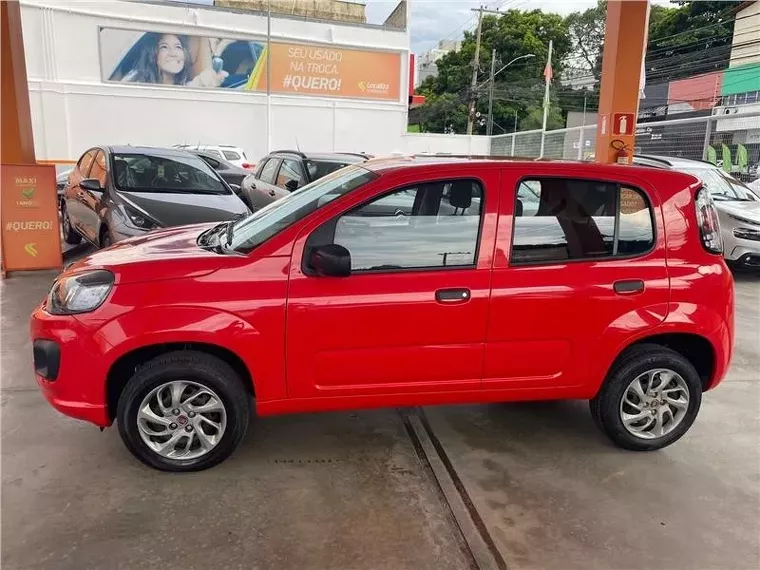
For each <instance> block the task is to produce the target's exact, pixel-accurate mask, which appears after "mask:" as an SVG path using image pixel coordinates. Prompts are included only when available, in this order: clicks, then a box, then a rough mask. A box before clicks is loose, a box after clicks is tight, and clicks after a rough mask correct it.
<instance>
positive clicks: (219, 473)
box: [0, 273, 760, 570]
mask: <svg viewBox="0 0 760 570" xmlns="http://www.w3.org/2000/svg"><path fill="white" fill-rule="evenodd" d="M52 277H53V274H52V273H38V274H25V275H15V276H13V277H12V278H11V279H9V280H7V281H4V282H3V283H2V284H1V285H0V292H1V294H2V309H1V310H2V426H1V427H2V466H1V468H2V566H3V568H12V569H16V568H77V569H80V568H137V567H148V566H160V567H163V568H180V567H182V568H208V567H228V568H238V567H239V568H257V567H258V568H299V569H300V568H415V569H418V568H474V567H477V564H478V563H479V564H480V565H481V566H482V567H496V568H498V567H500V566H501V567H504V566H507V567H509V568H612V567H615V568H673V569H680V568H684V569H686V568H689V569H691V568H715V567H720V568H737V569H742V570H743V569H748V568H756V567H757V566H758V564H760V538H758V537H759V536H760V519H758V515H757V513H758V512H760V492H759V491H758V482H759V481H760V277H758V276H751V275H739V276H738V277H737V283H736V291H737V310H736V313H737V322H736V331H737V339H736V349H735V355H734V361H733V365H732V369H731V372H730V373H729V376H728V377H727V379H726V380H725V381H724V384H723V385H721V386H720V387H719V388H718V389H717V390H715V391H714V392H711V393H709V394H707V395H706V396H705V399H704V401H703V410H702V413H701V414H700V417H699V418H698V420H697V422H696V424H695V425H694V427H693V429H692V430H691V432H690V433H689V434H687V435H686V436H685V437H684V439H683V440H682V441H680V442H678V443H676V444H675V445H673V446H672V447H669V448H667V449H665V450H663V451H660V452H654V453H632V452H626V451H623V450H620V449H617V448H614V447H613V446H612V444H611V443H609V442H608V440H607V439H606V438H605V437H604V436H602V434H600V433H599V432H597V430H596V429H595V428H594V426H593V423H592V421H591V418H590V416H589V415H588V411H587V406H586V404H585V402H554V403H550V402H549V403H538V404H509V405H507V404H493V405H488V406H485V405H483V406H458V407H443V408H427V409H426V410H425V411H424V417H425V418H426V419H427V421H428V422H429V425H430V437H431V439H434V440H435V443H436V444H437V445H438V451H439V452H440V456H439V455H435V452H432V453H431V449H432V447H431V446H430V445H424V443H425V442H424V441H423V445H422V451H420V445H419V442H418V441H417V440H416V438H415V437H411V438H410V433H412V432H410V431H409V425H410V424H409V423H408V422H405V421H404V417H406V416H407V415H408V414H409V413H413V412H410V411H406V410H405V411H398V410H378V411H364V412H357V413H328V414H309V415H303V416H288V417H274V418H262V419H258V420H255V422H254V423H253V425H252V428H251V430H250V431H249V434H248V436H247V438H246V440H245V441H244V443H243V445H242V446H241V448H240V449H239V450H238V452H237V453H236V454H235V455H234V456H233V457H232V459H231V460H230V461H228V462H225V463H224V464H222V465H220V466H218V467H216V468H214V469H211V470H209V471H205V472H201V473H194V474H188V475H172V474H165V473H159V472H156V471H153V470H151V469H149V468H147V467H144V466H142V465H141V464H139V463H138V462H137V461H135V460H134V459H133V458H132V457H131V456H130V455H129V453H128V452H127V451H126V450H125V449H124V447H123V446H122V445H121V443H120V441H119V438H118V434H117V433H116V430H113V429H109V430H106V431H105V432H104V433H100V432H99V431H98V430H97V429H96V428H94V427H92V426H90V425H87V424H84V423H81V422H77V421H75V420H70V419H68V418H65V417H63V416H62V415H60V414H58V413H56V412H55V411H53V410H52V409H51V408H50V407H49V406H48V404H47V403H46V402H44V400H43V398H42V396H41V395H40V394H39V392H38V391H37V387H36V385H35V383H34V379H33V375H32V371H31V362H30V361H31V346H30V343H29V340H28V332H27V324H28V317H29V313H30V312H31V310H32V308H33V307H34V306H35V305H36V303H37V302H38V301H39V300H40V299H41V298H42V296H43V295H44V294H45V292H46V290H47V288H48V286H49V284H50V281H51V279H52ZM414 425H419V423H418V422H417V423H415V424H414ZM425 453H427V455H431V457H428V456H427V455H425ZM432 455H435V456H432ZM447 462H448V464H449V466H450V468H451V472H449V471H447V469H445V468H440V465H443V464H445V463H447ZM431 466H432V468H431ZM436 476H437V477H438V478H439V479H436ZM439 485H440V487H439ZM454 495H456V496H454ZM446 499H448V501H447V500H446ZM461 505H464V506H465V507H469V509H468V508H458V506H461ZM465 519H467V520H465ZM473 529H474V530H473ZM463 537H467V540H468V542H469V546H468V543H467V542H465V540H464V538H463ZM489 542H490V545H489ZM484 545H485V547H486V553H485V555H484V554H483V547H484ZM488 546H490V547H491V548H490V549H489V548H488ZM489 556H490V558H489Z"/></svg>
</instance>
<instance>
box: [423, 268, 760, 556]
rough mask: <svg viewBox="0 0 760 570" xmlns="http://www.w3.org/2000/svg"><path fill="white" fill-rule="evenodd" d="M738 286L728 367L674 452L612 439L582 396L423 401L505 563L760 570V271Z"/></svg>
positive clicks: (739, 281) (742, 279)
mask: <svg viewBox="0 0 760 570" xmlns="http://www.w3.org/2000/svg"><path fill="white" fill-rule="evenodd" d="M736 292H737V310H736V317H737V321H736V332H737V338H736V347H735V357H734V361H733V365H732V367H731V371H730V374H729V376H728V377H727V378H726V380H725V381H724V383H723V384H722V385H720V386H719V387H718V388H716V389H715V390H714V391H711V392H709V393H707V394H705V397H704V399H703V401H702V409H701V411H700V415H699V417H698V419H697V421H696V423H695V424H694V426H692V428H691V430H690V431H689V433H688V434H687V435H686V436H684V438H683V439H682V440H681V441H679V442H677V443H676V444H674V445H673V446H671V447H669V448H667V449H665V450H662V451H659V452H654V453H635V452H627V451H623V450H620V449H617V448H615V447H613V446H612V445H611V444H610V443H609V441H608V440H607V439H606V438H605V437H604V436H603V435H602V434H601V433H600V432H599V431H598V430H597V429H596V427H595V426H594V425H593V423H592V420H591V418H590V416H589V414H588V406H587V404H586V402H546V403H530V404H495V405H489V406H458V407H443V408H427V409H426V415H427V417H428V419H429V422H430V424H431V427H432V430H433V432H434V433H435V434H436V435H437V437H438V438H439V440H440V441H441V444H442V445H443V447H444V449H445V450H446V453H447V455H448V456H449V458H450V459H451V462H452V464H453V466H454V467H455V469H456V470H457V472H458V474H459V476H460V478H461V480H462V482H463V484H464V487H465V489H466V490H467V493H468V494H469V496H470V498H471V499H472V501H473V504H474V505H475V507H476V508H477V510H478V512H479V515H480V516H481V518H482V519H483V522H484V523H485V525H486V527H487V528H488V530H489V532H490V534H491V536H492V537H493V540H494V542H495V544H496V546H497V548H498V549H499V552H500V553H501V555H502V557H503V559H504V561H505V562H506V565H507V567H508V568H542V569H546V570H549V569H554V568H556V569H562V570H572V569H574V568H578V569H581V568H582V569H591V568H599V569H604V570H607V569H610V568H616V569H618V570H623V569H642V568H657V569H673V570H676V569H678V570H681V569H683V570H686V569H707V568H721V569H729V568H733V569H739V570H750V569H756V568H760V277H757V276H756V277H752V276H746V275H738V276H737V283H736Z"/></svg>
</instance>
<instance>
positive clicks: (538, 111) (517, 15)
mask: <svg viewBox="0 0 760 570" xmlns="http://www.w3.org/2000/svg"><path fill="white" fill-rule="evenodd" d="M738 3H739V0H731V1H685V0H676V1H674V2H672V4H673V5H672V6H662V5H659V4H652V7H651V13H650V26H649V45H648V51H647V81H648V82H650V83H659V82H662V81H670V80H673V79H679V78H683V77H691V76H693V75H697V74H699V73H704V72H708V71H712V70H714V69H723V68H725V67H727V65H728V60H729V58H730V52H731V39H732V34H733V25H734V20H733V19H734V11H735V8H736V5H737V4H738ZM606 8H607V0H597V5H596V6H595V7H593V8H589V9H587V10H584V11H582V12H573V13H571V14H569V15H568V16H567V17H566V18H562V17H561V16H560V15H558V14H552V13H546V12H542V11H541V10H532V11H520V10H509V11H507V12H504V14H503V15H501V16H492V15H488V16H484V18H483V27H482V41H481V49H480V65H479V69H478V88H477V89H476V95H477V110H478V111H479V112H480V113H481V115H482V117H483V118H485V117H486V116H487V113H488V90H489V82H488V77H489V72H490V67H491V50H492V49H495V50H496V58H497V61H496V69H499V68H500V67H501V66H503V65H504V64H506V63H507V62H509V61H510V60H512V59H513V58H515V57H517V56H520V55H524V54H528V53H533V54H535V55H536V57H534V58H531V59H526V60H520V61H518V62H516V63H514V64H513V65H511V66H510V67H508V68H506V69H505V70H504V71H502V72H501V73H499V75H498V76H497V77H496V81H495V82H494V103H493V115H494V129H493V133H494V134H500V133H502V132H512V130H513V129H514V126H515V121H516V120H517V123H518V125H519V128H520V129H522V130H525V129H529V128H540V126H541V116H542V112H543V109H542V102H543V94H544V78H543V71H544V66H545V65H546V58H547V52H548V48H549V40H553V42H554V55H553V57H552V68H553V71H554V82H553V84H552V90H551V96H552V98H551V107H550V114H549V121H548V124H549V127H550V128H558V127H562V126H564V119H565V117H566V115H567V113H568V112H570V111H581V110H582V109H583V107H584V99H585V102H586V105H587V108H588V109H589V111H593V110H595V109H596V108H597V107H598V102H599V81H597V82H596V85H595V86H594V88H593V89H592V90H577V89H576V90H574V89H571V88H570V87H563V86H562V85H561V83H560V81H559V79H560V77H563V74H564V77H566V78H571V77H574V76H575V77H578V76H589V75H593V76H594V77H595V78H596V79H597V80H598V79H599V78H600V76H601V64H602V55H601V54H602V49H603V46H604V27H605V19H606ZM474 53H475V32H474V31H473V32H465V34H464V41H463V42H462V49H461V50H460V51H459V52H450V53H448V54H446V55H445V56H444V57H443V58H441V59H440V60H439V61H438V64H437V65H438V76H437V77H429V78H427V79H426V80H425V81H424V82H423V83H422V84H421V85H420V86H419V88H418V89H417V93H419V94H421V95H425V96H426V97H427V102H426V103H425V105H423V107H422V108H421V110H420V117H422V120H421V125H422V129H423V130H424V131H428V132H444V129H445V128H448V129H450V130H453V131H454V132H457V133H463V132H465V130H466V125H467V103H468V101H469V97H470V81H471V78H472V61H473V55H474ZM515 115H517V119H516V118H515ZM474 132H475V133H477V134H485V132H486V127H485V125H478V124H477V123H476V125H475V130H474Z"/></svg>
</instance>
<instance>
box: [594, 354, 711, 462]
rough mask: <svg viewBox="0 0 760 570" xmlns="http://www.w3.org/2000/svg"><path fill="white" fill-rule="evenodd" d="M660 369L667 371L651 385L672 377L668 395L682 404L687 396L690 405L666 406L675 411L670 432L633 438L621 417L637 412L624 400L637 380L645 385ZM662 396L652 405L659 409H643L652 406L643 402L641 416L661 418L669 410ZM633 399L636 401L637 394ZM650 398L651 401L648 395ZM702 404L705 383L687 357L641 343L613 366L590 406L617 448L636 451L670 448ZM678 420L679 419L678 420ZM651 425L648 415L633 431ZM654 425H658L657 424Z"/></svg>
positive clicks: (601, 427)
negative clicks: (646, 374) (651, 415)
mask: <svg viewBox="0 0 760 570" xmlns="http://www.w3.org/2000/svg"><path fill="white" fill-rule="evenodd" d="M659 369H664V371H666V372H665V375H664V376H659V373H655V376H654V378H653V379H651V380H650V382H651V383H650V386H653V385H659V382H660V381H661V380H660V379H661V378H672V380H671V381H667V385H666V388H668V389H667V390H666V391H667V392H668V394H669V396H672V395H674V394H675V395H677V396H678V399H679V401H680V400H682V399H684V397H685V396H686V397H688V404H686V403H685V402H684V403H682V404H681V406H683V408H680V407H679V408H676V407H673V406H670V405H668V406H667V407H668V408H669V409H670V410H675V415H674V414H673V413H672V412H671V415H670V416H669V418H670V419H669V421H670V426H671V427H667V425H668V424H667V423H664V424H663V425H664V426H666V428H665V429H669V430H670V431H667V432H664V430H661V431H663V435H659V436H656V433H657V432H656V430H657V427H654V428H652V429H653V430H655V431H651V432H648V431H645V430H641V431H639V432H638V433H639V434H641V435H634V433H632V432H631V431H630V430H629V428H626V426H625V424H624V423H623V418H622V416H623V414H624V413H625V412H628V413H629V414H630V416H632V415H635V414H636V413H637V412H636V410H635V409H634V408H631V407H630V405H629V404H627V403H626V404H623V397H624V396H625V395H626V392H627V390H628V388H629V386H630V385H631V384H632V382H634V380H637V379H639V378H642V379H645V380H644V382H645V384H646V381H647V380H646V378H647V377H645V376H644V374H645V373H649V372H651V371H654V370H659ZM673 373H674V374H673ZM676 388H679V389H678V390H677V389H676ZM686 390H688V393H686V394H685V396H684V392H685V391H686ZM647 394H648V392H647ZM660 397H661V396H658V397H657V398H654V400H657V401H655V402H654V404H653V406H657V408H656V409H654V410H653V407H649V408H644V407H643V406H649V403H648V402H644V400H641V403H640V406H641V408H640V409H641V410H642V412H641V413H650V412H651V413H652V414H653V415H654V416H656V417H659V416H658V413H660V412H661V411H663V410H665V407H666V406H662V404H661V402H662V401H665V400H659V398H660ZM633 398H636V395H635V393H634V396H633ZM647 399H650V400H651V398H649V396H647ZM628 401H630V396H629V400H628ZM701 403H702V381H701V380H700V378H699V374H697V371H696V370H695V368H694V366H693V365H692V364H691V363H690V362H689V361H688V360H687V359H686V358H684V357H683V356H682V355H681V354H679V353H677V352H675V351H673V350H671V349H669V348H667V347H664V346H661V345H657V344H641V345H638V346H635V347H632V348H631V349H629V350H628V351H626V352H625V353H624V354H623V355H622V357H621V358H620V359H619V360H618V361H617V362H616V363H615V364H614V365H613V368H612V369H611V370H610V372H609V374H608V375H607V378H606V380H605V382H604V385H603V386H602V388H601V390H600V391H599V393H598V394H597V395H596V397H595V398H594V399H592V400H591V401H590V402H589V407H590V409H591V416H592V417H593V418H594V422H595V423H596V424H597V426H598V427H599V428H600V429H601V430H602V431H603V432H604V433H606V434H607V436H608V437H609V438H610V439H611V440H612V441H613V442H614V443H615V445H617V446H618V447H622V448H624V449H630V450H633V451H653V450H656V449H662V448H663V447H667V446H668V445H670V444H672V443H674V442H675V441H677V440H678V439H680V438H681V437H682V436H683V435H684V434H685V433H686V432H687V431H688V430H689V428H690V427H691V425H692V424H693V423H694V420H695V419H696V417H697V413H698V412H699V407H700V405H701ZM660 408H662V409H663V410H661V409H660ZM630 416H629V417H630ZM677 418H680V419H678V421H676V419H677ZM651 421H654V419H652V420H651ZM649 422H650V419H649V418H648V416H645V417H644V418H643V419H642V420H640V421H637V422H635V423H634V424H632V425H633V427H632V429H633V430H634V431H636V430H640V429H641V428H640V427H639V426H642V425H644V426H646V425H648V424H649ZM652 425H655V426H656V424H652ZM646 434H649V436H648V437H649V438H648V439H645V438H644V437H643V436H644V435H646ZM652 434H655V435H654V436H653V435H652Z"/></svg>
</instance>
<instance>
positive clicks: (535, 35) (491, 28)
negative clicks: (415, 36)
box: [417, 10, 571, 134]
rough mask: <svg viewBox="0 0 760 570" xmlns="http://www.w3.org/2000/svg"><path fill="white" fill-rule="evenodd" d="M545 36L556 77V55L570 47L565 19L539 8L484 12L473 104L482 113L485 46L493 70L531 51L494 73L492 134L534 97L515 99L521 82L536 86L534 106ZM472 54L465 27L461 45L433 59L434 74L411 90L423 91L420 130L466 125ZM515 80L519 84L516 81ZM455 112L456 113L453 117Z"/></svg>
mask: <svg viewBox="0 0 760 570" xmlns="http://www.w3.org/2000/svg"><path fill="white" fill-rule="evenodd" d="M549 40H552V41H553V42H554V48H553V49H554V55H553V57H552V60H553V62H554V63H553V69H554V75H555V77H558V76H559V73H560V71H561V67H562V64H561V62H562V60H563V59H564V57H565V55H566V54H567V53H568V51H569V50H570V49H571V43H570V38H569V36H568V31H567V25H566V23H565V20H564V19H563V18H562V16H560V15H559V14H549V13H545V12H542V11H541V10H532V11H520V10H509V11H507V12H504V15H502V16H491V15H488V16H484V17H483V25H482V35H481V46H480V65H479V73H478V88H477V90H476V93H477V97H478V103H477V109H478V111H480V112H481V114H482V116H483V117H484V118H485V117H486V116H487V113H488V90H489V82H488V78H489V73H490V68H491V50H494V49H495V50H496V69H497V70H498V69H499V68H500V67H501V66H503V65H505V64H506V63H508V62H509V61H511V60H512V59H514V58H515V57H518V56H521V55H525V54H529V53H533V54H535V56H536V57H534V58H531V59H524V60H519V61H517V62H515V63H514V64H513V65H511V66H509V67H507V68H506V69H505V70H504V71H502V72H501V73H499V75H498V76H497V77H496V81H495V85H494V90H495V91H498V92H499V93H500V95H499V98H498V99H497V98H496V97H495V99H494V121H495V125H497V126H495V127H494V134H498V133H500V132H502V130H505V131H508V132H511V130H512V128H514V121H515V119H514V115H515V111H517V113H518V117H520V118H521V117H523V116H525V115H526V114H527V113H528V110H529V109H532V108H534V107H535V106H536V101H534V100H532V99H533V97H532V98H531V101H529V102H527V103H523V102H521V101H520V93H521V89H522V86H524V85H526V84H530V85H532V86H536V85H539V86H540V87H539V89H538V90H537V91H538V99H539V102H538V105H539V107H540V99H541V98H542V97H543V71H544V66H545V65H546V58H547V55H548V51H549ZM474 54H475V32H465V36H464V40H463V42H462V49H461V50H460V51H459V52H450V53H448V54H446V55H445V56H443V57H442V58H441V59H440V60H439V61H438V62H437V66H438V76H437V77H428V78H427V79H426V80H425V81H424V82H423V83H422V84H421V85H420V87H419V88H418V89H417V93H418V94H421V95H425V96H426V97H427V101H426V103H425V105H423V107H422V109H421V112H420V117H421V124H422V127H423V130H425V131H428V132H443V126H444V125H446V126H451V127H453V130H454V132H457V133H463V132H465V131H466V127H467V103H468V101H469V96H470V82H471V79H472V61H473V57H474ZM516 84H520V85H516ZM457 113H460V114H461V116H458V115H457ZM474 132H475V133H478V134H485V132H486V127H485V125H477V124H476V126H475V130H474Z"/></svg>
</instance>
